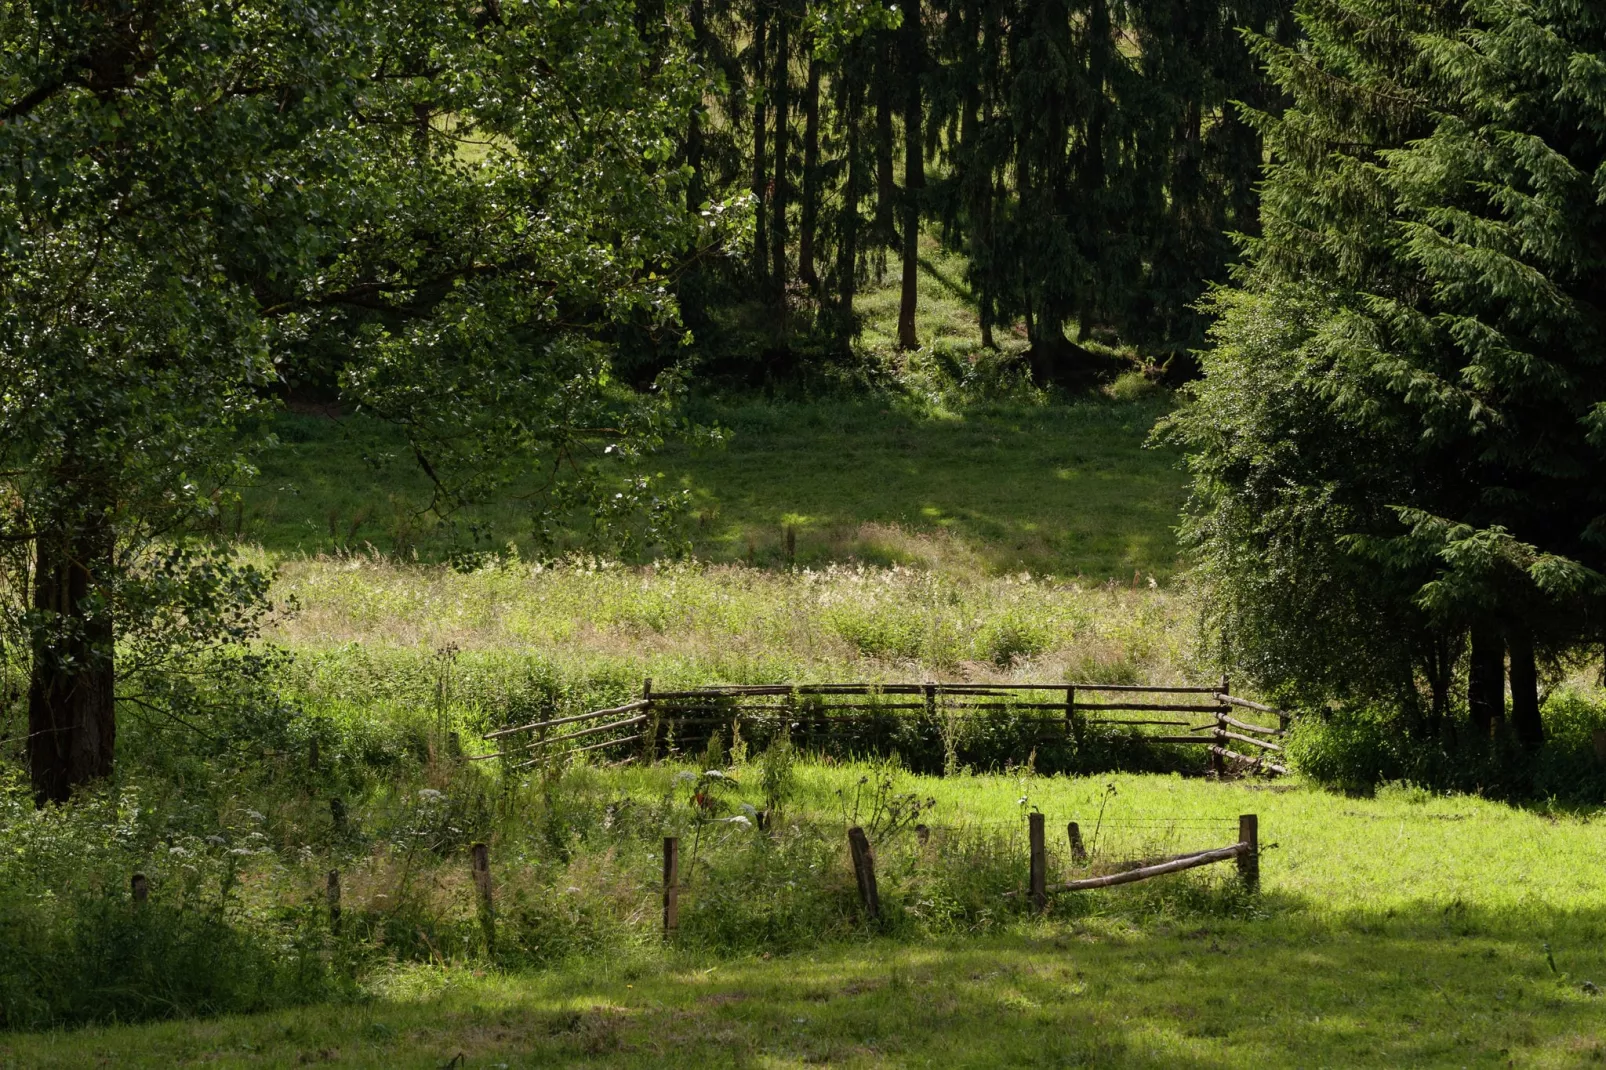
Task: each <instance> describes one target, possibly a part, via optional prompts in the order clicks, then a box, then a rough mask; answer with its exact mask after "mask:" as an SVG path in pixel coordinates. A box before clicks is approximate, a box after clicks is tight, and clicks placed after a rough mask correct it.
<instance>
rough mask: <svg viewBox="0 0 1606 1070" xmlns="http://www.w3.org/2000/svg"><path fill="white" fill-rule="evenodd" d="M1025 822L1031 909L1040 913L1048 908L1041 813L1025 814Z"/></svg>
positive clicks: (1046, 869)
mask: <svg viewBox="0 0 1606 1070" xmlns="http://www.w3.org/2000/svg"><path fill="white" fill-rule="evenodd" d="M1026 823H1027V828H1028V830H1029V832H1028V837H1029V839H1030V841H1031V848H1032V868H1031V894H1032V909H1033V910H1035V911H1037V912H1038V913H1039V914H1041V913H1043V911H1045V910H1047V909H1048V852H1047V851H1046V850H1045V848H1044V844H1043V815H1042V814H1027V815H1026Z"/></svg>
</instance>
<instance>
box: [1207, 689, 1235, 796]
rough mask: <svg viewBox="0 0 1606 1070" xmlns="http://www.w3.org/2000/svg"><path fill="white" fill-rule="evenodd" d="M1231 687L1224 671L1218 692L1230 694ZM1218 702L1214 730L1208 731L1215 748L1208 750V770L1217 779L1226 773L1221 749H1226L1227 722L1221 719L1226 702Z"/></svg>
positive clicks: (1225, 711)
mask: <svg viewBox="0 0 1606 1070" xmlns="http://www.w3.org/2000/svg"><path fill="white" fill-rule="evenodd" d="M1231 687H1232V681H1231V680H1229V679H1228V677H1227V674H1226V673H1222V674H1221V690H1220V694H1223V695H1230V694H1232V691H1231ZM1218 702H1219V704H1218V705H1217V706H1216V727H1215V731H1213V732H1211V733H1210V739H1211V742H1213V743H1215V745H1216V748H1217V749H1216V750H1213V751H1211V752H1210V771H1211V772H1213V773H1215V774H1216V778H1217V779H1218V780H1219V779H1220V778H1221V777H1223V776H1226V774H1227V759H1226V758H1224V757H1223V756H1222V754H1221V752H1222V751H1224V750H1226V749H1227V736H1226V732H1227V722H1226V721H1224V720H1222V718H1223V717H1224V716H1226V713H1227V703H1226V702H1225V701H1224V700H1218Z"/></svg>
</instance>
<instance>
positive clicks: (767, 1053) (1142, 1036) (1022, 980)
mask: <svg viewBox="0 0 1606 1070" xmlns="http://www.w3.org/2000/svg"><path fill="white" fill-rule="evenodd" d="M1263 906H1264V907H1266V908H1267V909H1266V914H1267V916H1265V917H1261V918H1258V919H1255V920H1226V919H1219V918H1191V919H1190V918H1186V917H1183V918H1170V919H1165V918H1162V919H1157V920H1154V921H1151V922H1147V923H1144V924H1143V925H1142V926H1137V925H1134V924H1132V923H1131V922H1129V921H1122V920H1120V919H1117V918H1107V917H1106V918H1101V917H1098V916H1088V917H1083V918H1080V919H1077V920H1074V921H1064V920H1055V919H1053V918H1050V919H1049V920H1046V921H1041V922H1030V923H1026V924H1023V925H1021V926H1020V927H1018V928H1016V929H1015V930H1013V931H1011V932H1009V933H1007V934H1002V935H992V936H985V937H953V938H949V939H946V940H941V941H935V942H929V943H919V944H909V943H898V942H893V941H890V940H884V939H882V940H876V939H867V940H865V941H864V942H861V943H854V944H843V945H835V946H831V947H827V948H822V949H819V950H817V951H815V952H812V953H805V954H798V955H794V956H788V957H777V958H773V959H765V958H762V957H761V958H749V959H745V960H740V961H715V960H708V961H697V960H688V959H679V960H673V959H672V960H671V961H670V962H669V963H668V964H665V963H664V961H663V960H661V959H659V958H657V957H656V955H649V956H646V957H642V958H638V959H636V960H634V961H626V962H611V963H577V964H575V965H573V966H570V967H568V968H566V969H562V970H555V971H549V972H543V973H539V974H529V975H507V976H500V977H498V976H491V977H480V976H475V975H473V974H471V973H470V972H469V971H467V970H447V971H430V972H429V973H428V974H413V975H409V976H408V977H407V978H406V979H404V983H399V984H398V985H397V986H396V987H395V988H394V990H393V993H392V996H391V998H388V999H382V1000H380V1001H378V1002H375V1003H372V1004H369V1005H364V1006H360V1007H347V1008H328V1007H322V1008H308V1009H304V1010H301V1011H296V1012H285V1013H280V1014H274V1015H267V1016H262V1017H259V1018H248V1019H221V1020H218V1021H213V1022H191V1023H169V1024H164V1025H157V1026H148V1027H140V1028H121V1029H119V1028H113V1029H97V1030H87V1031H84V1032H80V1033H72V1034H56V1035H50V1036H16V1037H11V1038H8V1039H5V1040H0V1065H5V1060H6V1059H7V1058H9V1059H11V1060H12V1065H18V1066H21V1065H27V1066H69V1065H81V1062H79V1061H75V1060H82V1059H84V1058H88V1057H90V1056H91V1055H92V1054H93V1055H98V1056H100V1057H102V1058H111V1059H112V1060H113V1061H114V1062H115V1063H116V1064H117V1065H120V1066H157V1065H163V1066H165V1065H181V1064H183V1063H184V1062H186V1061H194V1062H199V1061H207V1062H208V1063H209V1065H224V1066H229V1065H245V1064H247V1063H249V1064H250V1065H284V1064H291V1063H294V1062H296V1061H297V1060H298V1059H299V1060H302V1061H327V1062H333V1063H336V1064H340V1065H350V1066H406V1067H413V1066H417V1067H425V1066H441V1065H446V1064H448V1062H449V1060H451V1059H453V1058H454V1057H456V1056H457V1054H458V1053H459V1052H461V1053H462V1054H463V1058H462V1060H461V1061H460V1062H459V1063H458V1064H456V1065H461V1066H464V1067H470V1066H495V1065H501V1064H505V1065H507V1066H509V1067H515V1066H549V1065H588V1066H589V1065H595V1066H610V1067H612V1066H619V1067H635V1066H795V1065H802V1064H818V1065H832V1066H887V1065H891V1066H901V1065H911V1066H915V1065H919V1066H924V1065H941V1066H961V1067H984V1066H1004V1065H1008V1066H1044V1067H1048V1066H1054V1067H1062V1066H1100V1067H1128V1066H1130V1067H1162V1066H1164V1067H1201V1068H1203V1067H1229V1066H1258V1067H1281V1066H1378V1067H1397V1066H1458V1067H1459V1066H1511V1065H1516V1066H1576V1065H1585V1064H1592V1063H1594V1062H1598V1061H1601V1060H1603V1059H1606V1040H1603V1036H1606V1025H1603V1022H1606V1015H1603V1011H1606V1004H1603V1003H1602V1002H1601V999H1600V997H1598V996H1596V995H1593V994H1591V989H1592V988H1593V987H1594V985H1595V984H1596V983H1599V982H1603V981H1606V952H1603V949H1602V945H1601V941H1600V936H1601V934H1602V933H1603V932H1606V911H1602V910H1589V911H1585V912H1558V911H1552V910H1548V909H1545V908H1542V907H1535V908H1533V909H1531V910H1527V911H1521V912H1512V913H1507V914H1488V913H1484V912H1480V911H1477V910H1473V909H1469V908H1466V907H1463V906H1460V905H1457V904H1455V903H1451V904H1449V905H1447V906H1446V905H1443V904H1436V903H1434V904H1429V903H1423V904H1418V905H1416V906H1413V907H1410V908H1408V909H1401V910H1394V911H1390V912H1387V913H1384V914H1375V915H1374V914H1367V913H1363V912H1349V913H1337V914H1334V915H1330V916H1326V917H1323V916H1321V915H1320V914H1319V913H1318V911H1319V910H1320V909H1321V908H1320V907H1319V906H1317V905H1315V904H1310V903H1303V902H1300V901H1298V900H1294V899H1289V898H1285V897H1278V898H1270V897H1268V899H1267V900H1264V901H1263ZM1547 945H1548V949H1549V950H1548V952H1547V950H1546V947H1547ZM1547 956H1548V957H1547ZM409 986H410V987H409Z"/></svg>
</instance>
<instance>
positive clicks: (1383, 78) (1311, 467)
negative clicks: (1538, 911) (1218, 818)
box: [1173, 0, 1606, 746]
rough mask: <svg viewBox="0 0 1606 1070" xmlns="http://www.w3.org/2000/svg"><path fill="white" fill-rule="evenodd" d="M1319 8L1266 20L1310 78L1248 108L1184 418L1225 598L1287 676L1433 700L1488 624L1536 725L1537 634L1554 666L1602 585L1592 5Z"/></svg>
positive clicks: (1207, 551)
mask: <svg viewBox="0 0 1606 1070" xmlns="http://www.w3.org/2000/svg"><path fill="white" fill-rule="evenodd" d="M1300 20H1301V26H1302V28H1303V29H1304V31H1305V34H1306V37H1307V40H1306V42H1305V43H1304V44H1302V45H1300V46H1298V47H1292V46H1287V45H1284V44H1280V43H1278V42H1276V41H1274V40H1272V39H1270V38H1265V37H1263V38H1260V39H1258V41H1257V43H1256V48H1257V51H1258V53H1259V55H1260V56H1261V58H1262V59H1263V60H1264V61H1265V62H1266V64H1267V66H1268V70H1269V74H1270V77H1271V78H1272V80H1273V81H1274V82H1275V83H1276V84H1277V85H1279V86H1280V87H1281V88H1282V89H1283V90H1284V91H1285V92H1286V93H1288V94H1289V95H1290V97H1291V98H1292V100H1293V106H1292V108H1291V109H1290V110H1288V111H1287V112H1286V113H1284V114H1282V115H1281V116H1280V117H1279V116H1273V115H1270V114H1267V113H1259V114H1257V115H1256V116H1255V122H1256V125H1257V126H1258V127H1259V128H1260V129H1261V130H1262V131H1264V133H1265V136H1266V138H1267V142H1268V145H1269V146H1270V147H1271V150H1272V160H1273V162H1272V164H1271V167H1270V170H1269V172H1268V178H1267V183H1266V185H1265V190H1264V198H1263V205H1264V206H1263V210H1262V224H1263V229H1264V233H1263V235H1262V236H1261V237H1260V238H1258V239H1256V240H1254V241H1252V242H1250V243H1249V245H1248V249H1249V252H1250V262H1249V264H1248V265H1247V266H1246V268H1245V270H1244V272H1243V273H1242V274H1241V276H1240V281H1239V283H1238V285H1237V286H1236V287H1235V288H1234V289H1232V290H1227V291H1221V292H1219V293H1218V294H1217V295H1216V296H1215V298H1214V307H1215V310H1216V312H1217V313H1218V315H1219V317H1220V318H1219V320H1218V323H1217V325H1216V327H1215V328H1214V329H1213V341H1214V342H1215V345H1214V348H1213V349H1211V350H1210V351H1209V352H1207V353H1206V354H1205V355H1204V358H1203V360H1204V364H1205V371H1206V377H1205V379H1204V381H1203V382H1202V383H1201V384H1199V386H1198V387H1197V388H1195V389H1194V390H1193V392H1192V403H1191V405H1190V406H1188V407H1187V408H1186V409H1185V410H1184V411H1183V412H1182V413H1181V414H1180V415H1179V416H1178V417H1177V419H1176V421H1175V423H1174V425H1173V426H1174V428H1175V430H1176V432H1177V436H1178V438H1179V439H1180V440H1181V441H1182V442H1183V443H1184V444H1185V445H1187V447H1188V448H1189V449H1190V464H1191V466H1192V468H1193V471H1194V475H1195V483H1194V490H1195V494H1194V499H1193V503H1192V505H1191V506H1190V509H1189V515H1188V518H1187V520H1186V521H1185V525H1184V541H1185V542H1186V543H1187V544H1188V545H1189V546H1190V548H1191V549H1192V551H1193V552H1194V554H1195V555H1196V557H1197V559H1198V561H1199V563H1200V571H1199V578H1200V580H1201V581H1202V582H1201V589H1202V591H1203V592H1204V594H1205V598H1206V601H1205V604H1206V606H1207V607H1208V609H1207V612H1208V613H1209V614H1210V615H1211V619H1210V620H1209V621H1208V623H1207V628H1208V630H1209V632H1210V633H1211V638H1212V640H1215V641H1218V642H1219V644H1220V649H1219V653H1220V656H1221V657H1222V659H1223V660H1224V661H1225V662H1233V663H1236V664H1237V665H1239V666H1240V667H1242V668H1243V669H1244V670H1247V672H1248V673H1249V674H1250V675H1251V676H1252V677H1253V678H1254V679H1256V680H1257V681H1259V682H1260V683H1261V684H1262V685H1263V686H1265V687H1266V688H1268V689H1271V690H1274V691H1278V692H1279V693H1281V694H1283V695H1285V696H1286V697H1288V698H1295V697H1297V698H1300V699H1303V700H1306V701H1311V702H1320V701H1323V700H1326V699H1329V698H1334V699H1340V700H1343V701H1351V700H1354V701H1358V702H1368V701H1380V702H1385V703H1389V704H1393V705H1394V706H1396V707H1397V708H1404V709H1407V710H1415V709H1422V710H1425V711H1426V712H1428V713H1430V714H1431V718H1441V717H1445V716H1447V715H1448V714H1449V713H1450V711H1451V708H1452V704H1451V702H1450V698H1449V694H1450V689H1451V685H1452V683H1453V681H1454V679H1455V678H1456V675H1457V672H1458V665H1459V661H1460V657H1461V653H1462V651H1463V649H1464V646H1465V637H1466V636H1467V635H1468V634H1469V632H1470V634H1471V635H1472V638H1473V645H1474V651H1473V656H1474V658H1477V657H1479V656H1480V655H1479V647H1480V644H1484V643H1485V642H1486V641H1485V640H1483V639H1481V638H1480V636H1487V635H1492V636H1493V639H1492V642H1493V643H1494V644H1495V646H1496V647H1498V645H1499V644H1500V643H1501V642H1502V640H1503V641H1504V643H1505V645H1506V646H1508V647H1509V648H1510V651H1511V661H1512V670H1511V671H1512V686H1513V693H1514V695H1515V696H1516V699H1517V705H1516V707H1515V708H1514V714H1513V715H1514V717H1515V718H1516V719H1517V722H1518V725H1519V727H1518V734H1519V736H1522V737H1523V739H1524V742H1525V743H1526V744H1527V745H1529V746H1533V745H1536V744H1537V742H1538V737H1539V732H1540V725H1539V723H1538V721H1537V719H1536V713H1535V711H1536V710H1537V697H1536V690H1537V689H1536V684H1535V680H1534V676H1535V674H1534V672H1533V671H1532V666H1533V664H1534V653H1533V651H1534V650H1535V649H1536V648H1537V649H1538V651H1539V655H1540V657H1539V660H1540V669H1541V672H1543V671H1545V669H1546V665H1545V662H1546V656H1547V655H1548V656H1549V659H1550V671H1551V673H1552V675H1553V676H1554V675H1555V671H1556V670H1555V666H1556V664H1557V663H1559V662H1560V661H1562V660H1565V658H1566V657H1567V656H1568V655H1569V653H1570V652H1572V651H1575V650H1577V649H1579V648H1580V646H1581V645H1582V644H1584V643H1587V642H1594V641H1596V640H1597V639H1598V618H1599V616H1600V614H1601V595H1602V591H1603V590H1606V588H1603V586H1602V583H1601V580H1600V579H1599V576H1600V571H1601V568H1602V566H1603V564H1606V558H1602V557H1601V552H1600V545H1599V539H1598V537H1597V535H1598V531H1597V529H1598V527H1599V523H1600V521H1599V517H1600V515H1601V510H1602V499H1601V490H1600V488H1601V486H1602V481H1601V480H1600V478H1599V473H1600V471H1601V468H1602V453H1601V448H1602V443H1601V441H1600V439H1599V436H1598V435H1596V433H1595V430H1594V422H1595V420H1596V416H1595V413H1596V411H1597V409H1598V408H1599V406H1600V405H1601V404H1602V398H1603V397H1606V379H1603V378H1602V372H1601V367H1602V365H1601V362H1600V359H1599V349H1600V340H1599V337H1598V333H1597V331H1596V328H1595V326H1594V325H1595V324H1596V323H1597V321H1598V318H1599V308H1600V295H1599V293H1598V286H1597V284H1596V280H1597V279H1598V277H1599V264H1598V259H1599V257H1600V241H1599V235H1600V234H1601V233H1602V232H1603V227H1606V215H1603V213H1602V206H1601V204H1600V203H1599V200H1598V198H1597V197H1596V196H1595V195H1594V193H1593V191H1592V188H1591V183H1592V182H1593V181H1594V177H1593V176H1596V175H1597V174H1598V168H1599V167H1600V164H1601V161H1602V159H1603V158H1606V124H1603V123H1602V122H1601V119H1600V102H1599V85H1598V81H1597V80H1596V79H1595V77H1594V76H1593V75H1590V74H1587V73H1585V72H1589V71H1595V70H1598V69H1599V68H1600V66H1601V63H1602V56H1606V39H1603V38H1602V25H1601V23H1600V19H1599V17H1598V13H1597V12H1595V11H1594V10H1593V9H1590V11H1589V12H1588V13H1587V14H1586V13H1584V11H1583V9H1581V8H1578V7H1577V6H1576V5H1573V4H1570V3H1548V2H1544V0H1540V2H1535V3H1519V4H1511V5H1496V4H1490V5H1481V4H1474V5H1468V6H1465V7H1446V6H1432V5H1429V6H1426V7H1424V6H1422V5H1414V4H1407V3H1392V2H1388V3H1369V2H1367V3H1362V2H1359V0H1357V2H1353V3H1351V2H1348V0H1341V2H1338V3H1311V4H1308V5H1303V6H1302V7H1301V8H1300ZM1563 72H1566V73H1563ZM1502 656H1503V655H1502V653H1501V652H1500V651H1499V650H1498V649H1496V650H1495V657H1496V658H1497V660H1498V659H1499V658H1501V657H1502ZM1502 671H1503V670H1502ZM1519 675H1521V676H1522V681H1521V683H1520V684H1519V681H1518V677H1519ZM1496 683H1497V684H1498V681H1497V682H1496ZM1496 690H1499V688H1498V686H1497V687H1496ZM1419 696H1420V697H1419Z"/></svg>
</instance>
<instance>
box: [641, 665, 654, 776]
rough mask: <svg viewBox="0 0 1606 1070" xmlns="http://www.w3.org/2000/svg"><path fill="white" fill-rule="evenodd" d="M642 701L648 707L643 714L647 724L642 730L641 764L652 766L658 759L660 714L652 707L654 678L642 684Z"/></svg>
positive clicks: (648, 678) (644, 708)
mask: <svg viewBox="0 0 1606 1070" xmlns="http://www.w3.org/2000/svg"><path fill="white" fill-rule="evenodd" d="M641 701H643V702H645V703H646V705H645V706H643V707H642V710H641V712H642V713H643V714H644V715H646V718H647V720H646V723H645V724H643V725H642V728H641V764H642V765H651V764H652V763H653V762H654V761H656V760H657V759H658V713H657V711H656V710H654V709H653V706H652V677H650V676H649V677H647V678H646V679H645V680H643V681H642V682H641Z"/></svg>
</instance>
